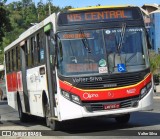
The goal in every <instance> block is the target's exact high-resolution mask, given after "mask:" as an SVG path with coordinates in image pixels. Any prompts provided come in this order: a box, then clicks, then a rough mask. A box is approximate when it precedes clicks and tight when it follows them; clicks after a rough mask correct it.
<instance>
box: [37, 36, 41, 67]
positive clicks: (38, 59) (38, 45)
mask: <svg viewBox="0 0 160 139" xmlns="http://www.w3.org/2000/svg"><path fill="white" fill-rule="evenodd" d="M37 62H38V64H39V63H40V39H39V33H38V34H37Z"/></svg>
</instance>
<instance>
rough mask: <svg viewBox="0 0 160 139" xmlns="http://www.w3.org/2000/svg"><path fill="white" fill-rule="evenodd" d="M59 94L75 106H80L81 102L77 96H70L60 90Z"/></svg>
mask: <svg viewBox="0 0 160 139" xmlns="http://www.w3.org/2000/svg"><path fill="white" fill-rule="evenodd" d="M61 94H62V95H63V97H65V98H66V99H68V100H70V101H72V102H74V103H76V104H79V105H80V104H81V100H80V98H79V96H77V95H75V94H71V93H69V92H66V91H64V90H61Z"/></svg>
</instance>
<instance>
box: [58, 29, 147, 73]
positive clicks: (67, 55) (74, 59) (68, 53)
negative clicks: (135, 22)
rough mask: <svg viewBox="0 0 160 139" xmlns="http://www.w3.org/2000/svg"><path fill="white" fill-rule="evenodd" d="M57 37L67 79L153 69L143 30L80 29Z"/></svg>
mask: <svg viewBox="0 0 160 139" xmlns="http://www.w3.org/2000/svg"><path fill="white" fill-rule="evenodd" d="M122 34H123V35H122ZM57 36H58V70H59V73H60V74H62V75H64V76H72V75H73V76H75V75H79V76H80V75H90V74H91V75H93V74H114V73H120V72H134V71H139V70H144V69H146V68H148V67H149V61H148V58H147V57H148V54H147V47H146V39H145V32H144V29H143V28H137V27H136V28H128V27H126V28H125V29H123V28H112V29H97V30H82V29H79V30H77V31H70V32H69V31H68V32H60V33H58V34H57ZM119 65H123V67H124V68H125V70H120V69H119Z"/></svg>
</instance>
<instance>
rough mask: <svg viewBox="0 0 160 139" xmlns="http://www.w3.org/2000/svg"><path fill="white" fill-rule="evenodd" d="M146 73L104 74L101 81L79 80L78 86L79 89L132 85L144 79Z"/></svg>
mask: <svg viewBox="0 0 160 139" xmlns="http://www.w3.org/2000/svg"><path fill="white" fill-rule="evenodd" d="M145 75H146V73H145V74H143V73H140V72H139V73H131V74H117V75H111V76H110V75H104V76H103V78H102V80H101V81H96V82H92V81H87V82H79V83H78V84H77V87H78V88H81V89H106V88H116V87H122V86H128V85H134V84H136V83H138V82H140V81H142V80H143V79H144V76H145Z"/></svg>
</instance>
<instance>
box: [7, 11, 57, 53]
mask: <svg viewBox="0 0 160 139" xmlns="http://www.w3.org/2000/svg"><path fill="white" fill-rule="evenodd" d="M50 22H54V23H55V13H53V14H51V15H50V16H48V17H47V18H46V19H44V20H43V21H42V22H40V23H37V24H35V25H34V26H32V27H30V28H29V29H28V30H26V31H25V32H23V33H22V34H21V35H20V36H19V38H17V39H16V40H15V41H13V42H12V43H11V44H9V45H8V46H6V47H5V48H4V51H7V50H9V49H10V48H12V47H13V46H15V45H17V44H19V43H21V42H22V41H25V39H26V38H27V37H29V36H30V35H31V34H33V33H34V32H36V31H38V30H39V29H41V28H43V27H44V26H45V25H47V24H48V23H50ZM53 28H54V30H55V26H54V27H53Z"/></svg>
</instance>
